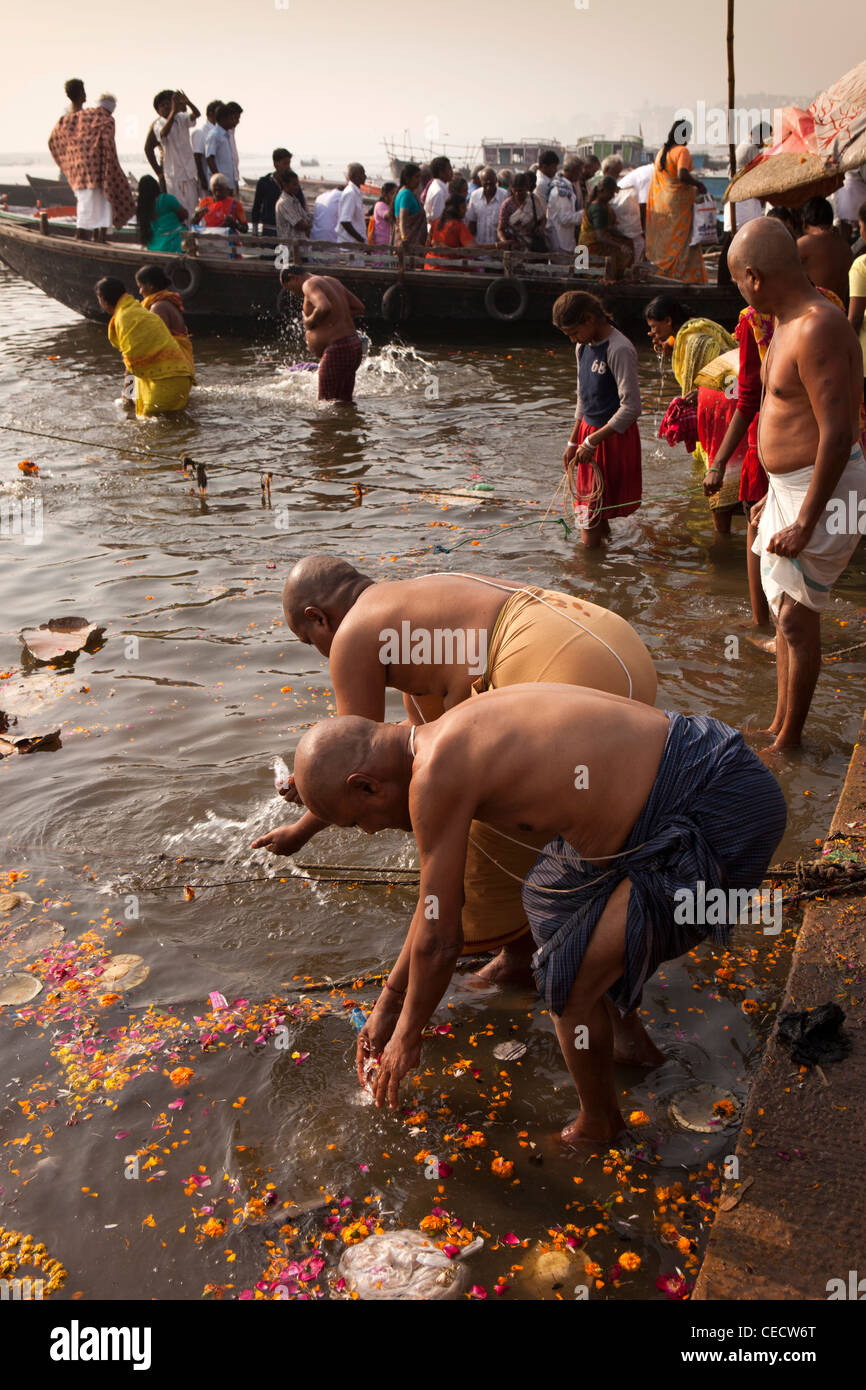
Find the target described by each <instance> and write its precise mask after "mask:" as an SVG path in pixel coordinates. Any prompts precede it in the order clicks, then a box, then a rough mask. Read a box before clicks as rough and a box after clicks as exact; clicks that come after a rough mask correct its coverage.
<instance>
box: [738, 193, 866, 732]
mask: <svg viewBox="0 0 866 1390" xmlns="http://www.w3.org/2000/svg"><path fill="white" fill-rule="evenodd" d="M728 265H729V266H730V270H731V276H732V277H733V279H734V280H736V282H737V285H738V286H739V290H740V293H741V294H742V296H743V298H744V299H745V300H746V302H747V303H748V304H751V305H753V306H754V307H755V308H756V309H758V310H759V311H760V312H761V313H765V314H774V315H775V316H776V329H775V332H774V334H773V341H772V343H771V345H770V348H769V350H768V352H767V356H766V358H765V360H764V365H763V398H762V401H761V411H760V416H759V422H758V453H759V456H760V459H761V462H762V464H763V465H764V468H765V469H766V470H767V475H768V477H769V480H770V490H769V492H768V493H767V495H766V497H765V498H764V499H763V500H762V501H760V502H758V503H757V504H756V505H755V506H754V507H753V508H752V514H751V522H752V525H753V526H755V525H757V527H758V535H757V538H756V540H755V543H754V546H753V547H752V548H753V550H754V552H755V554H757V555H760V557H761V584H762V586H763V589H764V593H765V594H766V595H767V601H768V602H769V605H770V610H771V612H772V615H773V620H774V622H775V624H776V677H777V685H778V695H777V701H776V713H775V716H774V718H773V722H772V723H771V724H770V727H769V733H771V734H772V735H773V736H774V739H773V743H772V745H771V751H773V752H778V751H780V750H781V749H785V748H793V747H796V746H797V745H799V743H800V739H801V735H802V732H803V725H804V724H805V722H806V716H807V715H808V713H809V707H810V705H811V703H812V696H813V694H814V691H815V685H816V682H817V680H818V672H819V670H820V667H821V612H822V610H823V609H824V608H826V606H827V604H828V602H829V599H830V590H831V588H832V586H833V584H834V583H835V581H836V580H837V579H838V577H839V575H840V574H841V573H842V571H843V570H844V569H845V567H846V565H847V564H848V561H849V560H850V559H851V556H852V555H853V553H854V551H855V550H856V548H857V543H858V541H859V540H860V533H859V531H858V527H857V522H858V519H859V516H860V511H859V508H860V504H861V502H862V501H863V499H866V461H864V458H863V452H862V450H861V448H860V444H859V441H858V429H859V411H860V401H861V398H862V394H863V385H862V370H863V359H862V354H861V353H860V344H859V341H858V339H857V336H856V334H855V333H854V330H853V329H852V327H851V325H850V323H849V322H848V320H847V318H846V317H845V314H844V313H843V312H842V311H841V310H840V309H838V308H836V306H835V305H833V304H831V303H830V301H829V300H828V299H827V298H826V297H825V296H824V295H823V294H822V293H821V291H820V290H817V289H816V288H815V286H814V285H813V284H812V283H811V281H810V280H809V278H808V276H807V274H806V271H805V270H804V268H803V266H802V264H801V262H800V258H799V255H798V253H797V246H796V243H795V242H794V241H793V240H792V239H791V236H790V234H789V233H788V231H787V230H786V229H785V228H784V227H783V226H782V225H781V223H779V222H777V221H775V220H773V219H770V218H766V217H757V218H755V219H754V220H753V221H751V222H748V223H747V224H746V226H745V227H743V228H742V230H741V231H739V232H737V235H736V236H735V237H734V239H733V241H732V242H731V246H730V250H729V251H728Z"/></svg>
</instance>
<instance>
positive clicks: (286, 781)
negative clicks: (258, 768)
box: [274, 758, 292, 792]
mask: <svg viewBox="0 0 866 1390" xmlns="http://www.w3.org/2000/svg"><path fill="white" fill-rule="evenodd" d="M291 780H292V774H291V773H290V772H289V769H288V768H287V767H286V764H285V763H284V762H283V760H282V758H274V786H275V787H276V789H277V791H278V792H285V791H288V789H289V786H290V785H291Z"/></svg>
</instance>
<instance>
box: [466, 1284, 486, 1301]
mask: <svg viewBox="0 0 866 1390" xmlns="http://www.w3.org/2000/svg"><path fill="white" fill-rule="evenodd" d="M469 1297H470V1298H486V1297H487V1290H486V1289H485V1288H482V1286H481V1285H480V1284H473V1285H472V1288H471V1289H470V1290H469Z"/></svg>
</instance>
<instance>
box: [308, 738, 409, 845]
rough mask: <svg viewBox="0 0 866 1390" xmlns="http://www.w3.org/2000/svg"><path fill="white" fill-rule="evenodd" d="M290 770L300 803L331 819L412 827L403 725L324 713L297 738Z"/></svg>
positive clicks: (369, 826) (371, 826)
mask: <svg viewBox="0 0 866 1390" xmlns="http://www.w3.org/2000/svg"><path fill="white" fill-rule="evenodd" d="M294 774H295V785H296V786H297V789H298V795H299V796H300V798H301V801H302V803H303V804H304V806H306V807H307V809H308V810H310V811H312V812H313V814H314V815H316V816H319V817H320V819H322V820H325V821H328V822H329V823H330V824H331V825H342V826H354V825H357V826H359V827H360V829H362V830H365V831H366V832H367V833H368V834H373V833H374V832H375V831H377V830H385V829H388V828H392V829H410V828H411V821H410V820H409V800H408V797H409V780H410V776H411V756H410V755H409V753H408V734H407V732H406V727H405V725H402V724H376V723H374V722H373V720H372V719H361V718H360V717H359V716H358V715H354V714H349V715H340V716H338V717H337V718H335V719H324V720H322V722H321V723H320V724H316V726H315V728H312V729H310V730H309V732H308V733H306V734H304V737H303V738H302V739H301V741H300V743H299V744H298V748H297V752H296V753H295V767H294Z"/></svg>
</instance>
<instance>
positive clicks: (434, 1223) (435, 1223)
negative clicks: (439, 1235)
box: [419, 1216, 445, 1231]
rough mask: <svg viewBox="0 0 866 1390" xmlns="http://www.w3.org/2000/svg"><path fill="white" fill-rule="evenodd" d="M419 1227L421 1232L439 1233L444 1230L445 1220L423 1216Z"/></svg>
mask: <svg viewBox="0 0 866 1390" xmlns="http://www.w3.org/2000/svg"><path fill="white" fill-rule="evenodd" d="M419 1225H420V1227H421V1230H422V1231H441V1230H444V1228H445V1220H444V1218H443V1217H441V1216H425V1217H422V1219H421V1221H420V1222H419Z"/></svg>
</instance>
